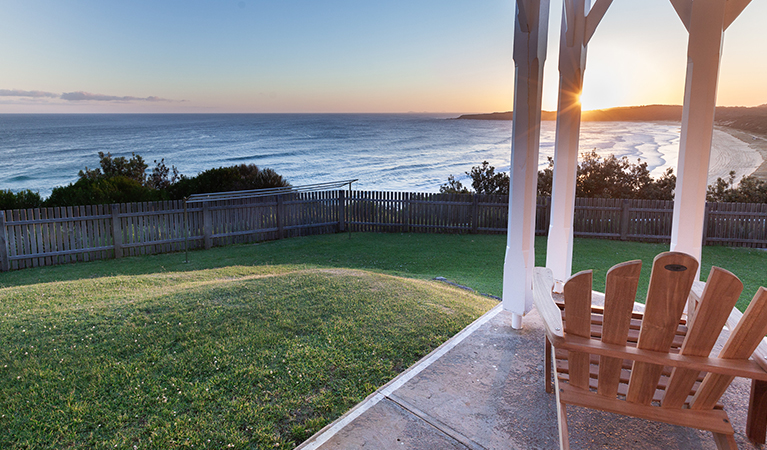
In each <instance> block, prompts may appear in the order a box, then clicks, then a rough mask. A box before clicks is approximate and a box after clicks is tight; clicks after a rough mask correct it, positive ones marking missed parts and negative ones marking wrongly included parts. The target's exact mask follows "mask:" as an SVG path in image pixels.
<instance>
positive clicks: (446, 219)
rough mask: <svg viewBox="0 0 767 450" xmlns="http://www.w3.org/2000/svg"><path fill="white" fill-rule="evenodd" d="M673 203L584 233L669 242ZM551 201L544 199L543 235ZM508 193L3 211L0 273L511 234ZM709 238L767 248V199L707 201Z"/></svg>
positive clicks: (610, 215)
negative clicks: (304, 243)
mask: <svg viewBox="0 0 767 450" xmlns="http://www.w3.org/2000/svg"><path fill="white" fill-rule="evenodd" d="M672 212H673V202H672V201H664V200H620V199H585V198H579V199H576V205H575V217H574V230H575V231H574V234H575V236H580V237H596V238H603V239H620V240H631V241H647V242H664V241H665V242H668V241H669V239H670V235H671V220H672ZM549 218H550V201H549V199H548V198H539V199H538V202H537V211H536V228H535V230H536V234H539V235H545V234H546V233H547V229H548V223H549ZM507 220H508V196H505V195H461V194H426V193H412V192H373V191H351V192H349V191H324V192H300V193H290V194H282V195H276V196H271V197H261V198H250V199H238V200H227V201H210V202H203V203H196V204H192V203H190V204H189V205H187V208H186V209H185V205H184V202H183V201H169V202H152V203H122V204H113V205H93V206H80V207H66V208H41V209H29V210H10V211H0V270H2V271H7V270H12V269H23V268H26V267H38V266H49V265H55V264H64V263H70V262H76V261H91V260H97V259H105V258H121V257H123V256H136V255H148V254H155V253H168V252H178V251H182V250H184V249H185V248H189V249H195V248H211V247H213V246H223V245H229V244H235V243H246V242H256V241H266V240H274V239H282V238H287V237H295V236H306V235H312V234H327V233H337V232H341V231H347V230H348V231H352V232H354V231H369V232H370V231H372V232H398V233H409V232H419V233H482V234H502V233H506V227H507ZM704 234H705V236H706V237H705V239H704V244H706V245H711V244H713V245H728V246H741V247H759V248H764V247H767V204H746V203H709V204H708V205H707V206H706V220H705V233H704Z"/></svg>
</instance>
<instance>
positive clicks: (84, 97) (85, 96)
mask: <svg viewBox="0 0 767 450" xmlns="http://www.w3.org/2000/svg"><path fill="white" fill-rule="evenodd" d="M61 99H62V100H67V101H72V102H79V101H98V102H173V101H175V100H170V99H167V98H161V97H155V96H150V97H131V96H124V97H120V96H116V95H104V94H91V93H90V92H83V91H77V92H65V93H63V94H61Z"/></svg>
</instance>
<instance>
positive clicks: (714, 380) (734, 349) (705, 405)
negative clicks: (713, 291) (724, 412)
mask: <svg viewBox="0 0 767 450" xmlns="http://www.w3.org/2000/svg"><path fill="white" fill-rule="evenodd" d="M706 288H708V285H707V286H706ZM704 295H705V291H704ZM704 301H705V297H704V298H702V299H701V304H703V302H704ZM696 321H697V319H696ZM765 334H767V289H765V288H763V287H760V288H759V290H758V291H757V292H756V294H755V295H754V298H753V299H752V300H751V303H749V305H748V308H746V312H745V313H743V317H742V318H741V319H740V322H738V325H737V326H736V327H735V329H734V330H732V332H731V333H730V337H729V339H727V342H726V343H725V344H724V347H723V348H722V351H721V352H720V353H719V357H720V358H724V359H748V357H749V356H751V354H752V353H754V350H756V347H757V346H758V345H759V343H760V342H761V341H762V338H763V337H764V336H765ZM733 378H734V377H732V376H728V375H721V374H715V373H709V374H706V377H705V378H704V379H703V383H701V385H700V387H699V388H698V391H697V392H696V393H695V396H694V397H693V401H692V404H691V405H690V409H695V410H704V409H711V408H713V405H715V404H716V402H717V401H718V400H719V397H721V396H722V394H724V391H725V390H726V389H727V386H729V385H730V382H732V379H733Z"/></svg>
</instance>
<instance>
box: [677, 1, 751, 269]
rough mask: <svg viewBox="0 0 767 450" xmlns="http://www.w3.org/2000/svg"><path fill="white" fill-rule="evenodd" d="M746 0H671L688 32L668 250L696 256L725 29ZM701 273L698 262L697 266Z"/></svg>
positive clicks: (701, 238) (699, 246)
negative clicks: (672, 213)
mask: <svg viewBox="0 0 767 450" xmlns="http://www.w3.org/2000/svg"><path fill="white" fill-rule="evenodd" d="M749 2H750V0H694V1H689V0H671V3H672V5H673V6H674V8H675V9H676V11H677V13H678V14H679V17H680V19H682V23H684V25H685V27H686V28H687V31H688V32H689V34H690V37H689V41H688V44H687V75H686V80H685V89H684V107H683V110H682V131H681V136H680V141H679V160H678V165H677V181H676V189H675V193H674V215H673V224H672V228H671V250H672V251H673V250H676V251H681V252H685V253H688V254H690V255H692V256H694V257H695V258H697V259H698V261H700V260H701V251H702V247H703V228H704V223H703V221H704V219H705V205H706V188H707V180H708V168H709V162H710V156H711V139H712V136H713V129H714V110H715V108H716V93H717V83H718V78H719V63H720V60H721V56H722V42H723V37H724V30H726V29H727V27H728V26H729V25H730V24H731V23H732V21H733V20H735V18H737V17H738V15H740V13H741V12H742V11H743V8H745V7H746V5H748V3H749ZM698 271H699V273H698V275H699V276H700V268H699V269H698Z"/></svg>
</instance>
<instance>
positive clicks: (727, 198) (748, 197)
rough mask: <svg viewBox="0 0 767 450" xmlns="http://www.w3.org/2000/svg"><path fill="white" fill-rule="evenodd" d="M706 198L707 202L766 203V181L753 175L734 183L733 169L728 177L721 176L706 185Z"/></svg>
mask: <svg viewBox="0 0 767 450" xmlns="http://www.w3.org/2000/svg"><path fill="white" fill-rule="evenodd" d="M706 200H708V201H709V202H737V203H767V181H763V180H760V179H758V178H756V177H754V176H750V175H749V176H744V177H742V178H741V179H740V182H739V183H738V184H737V185H736V184H735V171H731V172H730V176H729V177H728V179H726V180H725V179H723V178H721V177H719V178H717V179H716V183H714V184H712V185H709V186H708V191H707V192H706Z"/></svg>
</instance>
